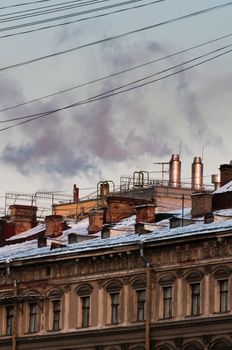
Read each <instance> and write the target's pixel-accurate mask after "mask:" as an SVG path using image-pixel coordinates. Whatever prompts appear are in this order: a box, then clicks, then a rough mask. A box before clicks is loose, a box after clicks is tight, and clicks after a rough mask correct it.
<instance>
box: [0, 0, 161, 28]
mask: <svg viewBox="0 0 232 350" xmlns="http://www.w3.org/2000/svg"><path fill="white" fill-rule="evenodd" d="M103 1H108V0H103ZM139 1H143V0H128V1H124V2H122V3H116V4H112V5H107V6H102V7H97V8H94V9H89V10H85V11H81V12H75V13H69V14H66V15H62V16H57V17H49V18H45V19H40V20H37V21H34V22H28V23H21V24H18V25H14V26H11V27H4V28H1V29H0V31H1V32H2V31H6V30H13V29H14V30H15V29H19V28H25V27H31V26H35V25H39V24H43V23H49V22H54V21H58V20H64V19H66V18H70V17H76V16H83V15H85V14H89V13H93V12H99V11H105V10H108V9H111V8H115V7H120V6H125V5H128V4H130V3H135V2H139ZM163 1H165V0H156V1H154V3H159V2H163ZM75 7H77V5H76V6H75ZM70 8H71V7H70ZM73 8H74V5H73ZM55 12H58V10H56V11H55ZM31 17H32V16H31ZM23 18H24V17H23V16H21V18H20V19H23ZM25 18H26V17H25ZM5 22H8V20H1V21H0V23H5Z"/></svg>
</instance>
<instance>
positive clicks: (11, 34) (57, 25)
mask: <svg viewBox="0 0 232 350" xmlns="http://www.w3.org/2000/svg"><path fill="white" fill-rule="evenodd" d="M162 1H165V0H156V1H150V2H148V3H145V4H140V5H135V6H131V7H127V8H122V9H118V10H114V11H110V12H104V13H101V14H98V15H93V16H89V17H84V18H81V19H78V20H75V21H69V22H62V23H58V24H54V25H51V26H45V27H40V28H36V29H29V30H25V31H22V32H16V33H9V34H4V35H1V36H0V39H4V38H9V37H13V36H18V35H24V34H29V33H34V32H38V31H41V30H47V29H50V28H55V27H60V26H65V25H68V24H73V23H77V22H82V21H87V20H90V19H97V18H101V17H105V16H109V15H113V14H117V13H121V12H125V11H131V10H137V9H140V8H142V7H145V6H150V5H153V4H156V3H159V2H162ZM32 23H33V22H32ZM32 25H33V24H32ZM19 27H20V28H21V27H22V25H19ZM9 30H12V27H4V28H0V32H4V31H9Z"/></svg>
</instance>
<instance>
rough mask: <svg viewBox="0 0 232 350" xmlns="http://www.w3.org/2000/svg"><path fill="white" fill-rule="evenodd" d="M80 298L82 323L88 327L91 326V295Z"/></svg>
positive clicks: (84, 326)
mask: <svg viewBox="0 0 232 350" xmlns="http://www.w3.org/2000/svg"><path fill="white" fill-rule="evenodd" d="M80 298H81V314H82V319H81V323H82V327H83V328H87V327H89V326H90V295H85V296H81V297H80ZM86 302H87V303H86Z"/></svg>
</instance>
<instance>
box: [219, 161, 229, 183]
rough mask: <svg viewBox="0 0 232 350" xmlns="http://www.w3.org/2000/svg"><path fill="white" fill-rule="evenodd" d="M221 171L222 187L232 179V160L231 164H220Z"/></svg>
mask: <svg viewBox="0 0 232 350" xmlns="http://www.w3.org/2000/svg"><path fill="white" fill-rule="evenodd" d="M220 172H221V187H222V186H224V185H225V184H227V183H228V182H230V181H231V180H232V161H230V164H222V165H221V166H220Z"/></svg>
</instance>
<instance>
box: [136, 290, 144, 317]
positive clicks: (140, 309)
mask: <svg viewBox="0 0 232 350" xmlns="http://www.w3.org/2000/svg"><path fill="white" fill-rule="evenodd" d="M136 297H137V321H139V322H142V321H145V320H146V289H137V290H136ZM141 314H142V315H141Z"/></svg>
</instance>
